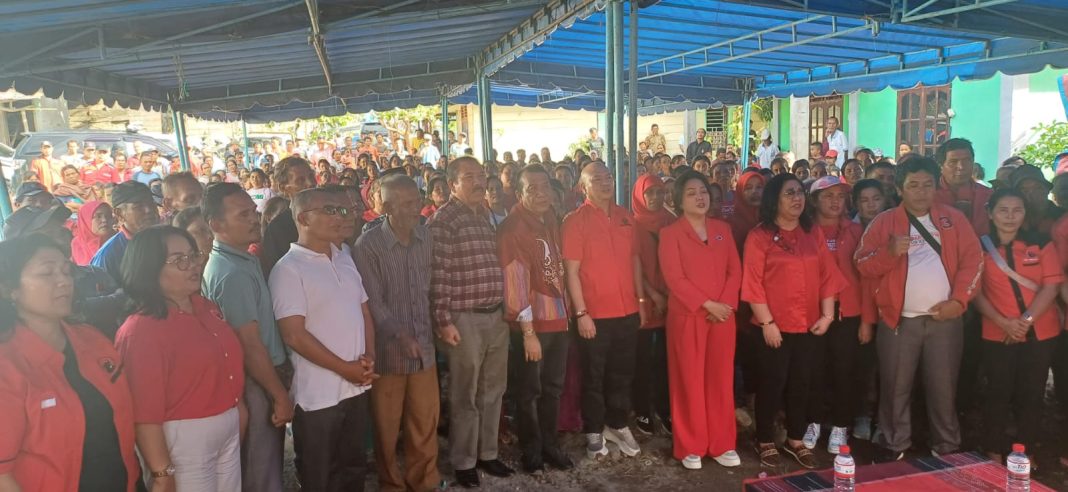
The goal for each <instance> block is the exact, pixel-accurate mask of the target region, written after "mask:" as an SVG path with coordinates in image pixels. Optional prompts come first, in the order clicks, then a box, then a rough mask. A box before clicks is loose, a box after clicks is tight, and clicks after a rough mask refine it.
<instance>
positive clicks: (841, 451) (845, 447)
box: [838, 444, 849, 454]
mask: <svg viewBox="0 0 1068 492" xmlns="http://www.w3.org/2000/svg"><path fill="white" fill-rule="evenodd" d="M838 454H849V445H848V444H843V445H841V446H838Z"/></svg>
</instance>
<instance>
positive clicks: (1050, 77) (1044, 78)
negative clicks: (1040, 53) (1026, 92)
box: [1028, 67, 1068, 92]
mask: <svg viewBox="0 0 1068 492" xmlns="http://www.w3.org/2000/svg"><path fill="white" fill-rule="evenodd" d="M1065 74H1068V70H1054V69H1052V68H1049V67H1046V69H1044V70H1042V71H1041V72H1038V73H1033V74H1031V80H1030V81H1029V82H1030V83H1029V84H1028V87H1030V88H1031V92H1057V90H1058V89H1057V79H1058V78H1060V77H1061V76H1063V75H1065Z"/></svg>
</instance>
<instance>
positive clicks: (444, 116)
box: [441, 93, 459, 162]
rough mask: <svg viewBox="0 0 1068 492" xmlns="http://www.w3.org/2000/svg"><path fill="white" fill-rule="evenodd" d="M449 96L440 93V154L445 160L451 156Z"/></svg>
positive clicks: (447, 160)
mask: <svg viewBox="0 0 1068 492" xmlns="http://www.w3.org/2000/svg"><path fill="white" fill-rule="evenodd" d="M451 143H452V142H449V97H448V96H446V95H445V94H444V93H442V94H441V155H442V157H444V158H445V162H449V159H451V158H452V156H450V155H449V145H450V144H451ZM457 157H459V156H457Z"/></svg>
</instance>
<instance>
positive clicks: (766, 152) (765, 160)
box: [756, 142, 779, 169]
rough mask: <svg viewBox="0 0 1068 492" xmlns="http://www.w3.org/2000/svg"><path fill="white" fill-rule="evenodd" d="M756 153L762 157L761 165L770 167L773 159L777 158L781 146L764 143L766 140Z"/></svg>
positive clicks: (766, 167) (761, 143)
mask: <svg viewBox="0 0 1068 492" xmlns="http://www.w3.org/2000/svg"><path fill="white" fill-rule="evenodd" d="M756 155H757V158H758V159H760V167H762V168H764V169H770V168H771V161H773V160H775V156H777V155H779V146H778V145H775V144H771V145H764V142H760V145H759V146H758V147H757V150H756Z"/></svg>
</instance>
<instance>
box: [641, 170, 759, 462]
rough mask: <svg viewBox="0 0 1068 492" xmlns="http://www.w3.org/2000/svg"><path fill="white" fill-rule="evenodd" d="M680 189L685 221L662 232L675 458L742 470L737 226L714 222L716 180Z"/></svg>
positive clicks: (688, 180) (689, 180) (694, 181)
mask: <svg viewBox="0 0 1068 492" xmlns="http://www.w3.org/2000/svg"><path fill="white" fill-rule="evenodd" d="M676 183H677V184H676V185H675V208H676V210H678V211H679V214H680V218H679V219H678V220H677V221H675V223H673V224H672V225H670V226H668V227H665V228H664V229H663V230H662V231H661V233H660V246H659V256H660V266H661V268H662V270H663V274H664V280H665V281H666V282H667V286H668V290H669V291H670V292H671V296H670V298H669V300H668V319H667V331H668V371H669V374H670V380H671V413H672V417H673V418H672V423H673V432H672V436H673V440H674V453H673V454H674V456H675V458H676V459H678V460H681V461H682V464H683V466H685V467H686V468H689V469H697V468H700V467H701V457H702V456H711V457H713V459H715V460H716V462H717V463H719V464H720V465H723V466H738V465H740V464H741V463H742V462H741V459H740V458H739V457H738V453H737V452H735V450H734V447H735V446H734V443H735V441H736V439H737V434H736V426H735V424H734V388H733V385H734V342H735V333H736V327H735V321H734V311H735V309H736V308H737V307H738V288H739V286H740V285H741V281H742V270H741V262H740V261H739V259H738V250H737V249H736V248H735V246H734V238H733V237H732V235H731V229H730V226H729V225H727V223H726V222H723V221H721V220H718V219H713V218H710V217H708V216H707V215H708V208H709V206H710V205H711V199H710V196H709V193H708V180H707V179H706V178H705V177H704V176H703V175H701V174H699V173H697V172H695V171H694V172H687V173H686V174H684V175H683V176H682V177H680V178H679V179H678V181H677V182H676Z"/></svg>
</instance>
